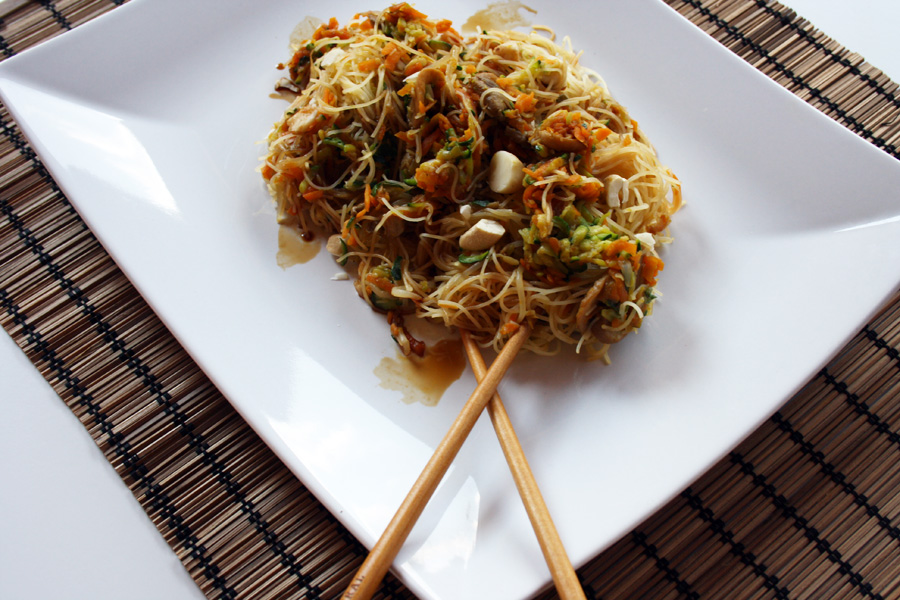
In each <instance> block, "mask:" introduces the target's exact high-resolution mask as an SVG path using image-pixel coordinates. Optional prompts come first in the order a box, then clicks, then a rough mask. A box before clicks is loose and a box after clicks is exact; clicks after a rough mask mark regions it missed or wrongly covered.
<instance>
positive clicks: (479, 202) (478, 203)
mask: <svg viewBox="0 0 900 600" xmlns="http://www.w3.org/2000/svg"><path fill="white" fill-rule="evenodd" d="M490 203H491V201H490V200H480V199H479V200H472V204H474V205H475V206H480V207H482V208H484V207H485V206H489V205H490Z"/></svg>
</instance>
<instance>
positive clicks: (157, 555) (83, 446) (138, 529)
mask: <svg viewBox="0 0 900 600" xmlns="http://www.w3.org/2000/svg"><path fill="white" fill-rule="evenodd" d="M0 1H2V0H0ZM784 4H787V5H788V6H790V7H792V8H793V9H795V10H796V11H797V13H798V14H799V15H801V16H803V17H804V18H806V19H807V20H809V21H810V22H811V23H812V24H813V25H814V26H816V27H817V28H818V29H820V30H821V31H823V32H824V33H825V34H827V35H829V36H830V37H832V38H833V39H835V40H836V41H837V42H839V43H840V44H842V45H843V46H844V47H846V48H848V49H849V50H851V51H853V52H856V53H859V54H861V55H862V56H863V57H865V58H866V60H867V61H868V62H869V63H871V64H873V65H874V66H876V67H878V68H879V69H881V70H882V71H884V73H885V74H886V75H888V76H889V77H891V79H893V80H894V81H900V38H898V36H897V35H896V32H897V27H898V25H900V3H897V2H895V1H894V0H859V1H858V2H855V3H854V4H853V6H852V10H851V12H850V16H849V18H848V11H847V4H846V3H845V2H842V1H838V0H788V1H787V2H784ZM0 406H2V408H4V409H5V410H6V411H7V412H6V414H7V415H9V417H11V418H8V419H6V420H4V422H3V423H2V424H0V480H2V481H5V482H7V485H8V486H11V487H14V488H15V493H9V488H8V489H7V490H5V493H3V494H0V540H2V542H0V598H87V597H90V598H92V599H94V600H105V599H107V598H109V599H113V598H116V599H118V598H120V597H121V590H122V589H125V587H126V585H127V586H128V589H129V593H128V597H129V598H131V599H132V600H140V599H144V598H147V599H151V598H152V599H156V598H169V599H172V600H181V599H188V600H190V599H195V598H202V597H203V595H202V594H201V593H200V590H199V588H197V586H196V585H195V584H194V582H193V580H192V579H191V578H190V577H189V576H188V574H187V572H186V571H185V570H184V569H183V567H182V566H181V562H180V561H179V560H178V559H177V558H176V556H175V555H174V554H173V553H172V551H171V550H170V549H169V547H168V545H167V544H166V543H165V541H164V540H163V538H162V536H161V535H160V534H159V532H158V531H157V529H156V527H155V526H154V525H153V523H151V521H150V520H149V519H148V518H147V516H146V513H145V512H144V511H143V509H142V508H141V507H140V505H139V504H138V502H137V501H136V500H135V499H134V498H133V496H132V495H131V493H130V492H129V490H128V489H127V488H126V486H125V485H124V484H123V482H122V479H121V478H120V477H119V475H118V474H117V473H116V472H115V471H114V470H113V468H112V467H111V466H110V464H109V462H107V460H106V458H105V457H104V456H103V455H102V454H101V452H100V451H99V450H98V449H97V447H96V446H95V444H94V442H93V441H92V440H91V438H90V436H89V435H88V433H87V432H86V431H85V430H84V428H83V426H82V425H81V423H80V422H79V421H78V419H77V418H76V417H75V416H74V415H73V414H72V412H71V411H70V410H69V409H68V408H67V407H66V406H65V404H63V402H61V401H60V399H59V397H58V396H57V395H56V393H55V392H54V391H53V390H52V389H51V388H50V386H49V385H48V384H47V383H46V382H45V381H44V379H43V378H42V377H41V376H40V374H39V373H38V372H37V370H36V369H35V368H34V366H33V365H32V364H31V362H30V361H29V360H28V359H27V358H26V357H25V356H24V354H22V352H21V351H20V350H19V349H18V348H17V347H16V345H15V344H14V343H13V342H12V340H11V339H10V338H9V337H8V336H7V335H6V334H0ZM36 431H39V432H40V435H41V438H42V439H43V440H55V443H54V444H51V445H48V444H41V445H36V444H32V443H31V442H32V439H33V438H32V435H33V432H36ZM24 448H27V449H28V451H27V452H23V451H20V450H21V449H24ZM98 576H102V577H98ZM98 580H102V581H105V582H106V585H105V586H104V588H103V589H97V587H96V582H97V581H98ZM134 581H141V582H143V585H142V586H140V587H139V588H135V587H134V586H133V585H132V584H133V582H134ZM119 583H121V584H122V585H117V584H119Z"/></svg>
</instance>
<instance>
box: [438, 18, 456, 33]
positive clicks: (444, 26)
mask: <svg viewBox="0 0 900 600" xmlns="http://www.w3.org/2000/svg"><path fill="white" fill-rule="evenodd" d="M451 27H453V21H449V20H447V19H441V20H440V21H438V22H437V23H435V24H434V28H435V29H437V32H438V33H444V32H445V31H449V30H450V28H451Z"/></svg>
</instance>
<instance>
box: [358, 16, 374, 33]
mask: <svg viewBox="0 0 900 600" xmlns="http://www.w3.org/2000/svg"><path fill="white" fill-rule="evenodd" d="M373 27H374V25H372V21H370V20H368V19H366V20H365V21H363V22H362V23H360V24H359V30H360V31H371V30H372V28H373Z"/></svg>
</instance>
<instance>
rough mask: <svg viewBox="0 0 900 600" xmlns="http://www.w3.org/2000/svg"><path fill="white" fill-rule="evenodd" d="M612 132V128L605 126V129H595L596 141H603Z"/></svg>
mask: <svg viewBox="0 0 900 600" xmlns="http://www.w3.org/2000/svg"><path fill="white" fill-rule="evenodd" d="M611 133H612V129H607V128H605V127H604V128H603V129H595V130H594V142H596V143H600V142H602V141H603V140H605V139H606V138H608V137H609V134H611Z"/></svg>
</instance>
